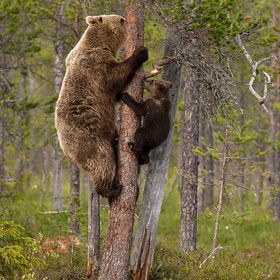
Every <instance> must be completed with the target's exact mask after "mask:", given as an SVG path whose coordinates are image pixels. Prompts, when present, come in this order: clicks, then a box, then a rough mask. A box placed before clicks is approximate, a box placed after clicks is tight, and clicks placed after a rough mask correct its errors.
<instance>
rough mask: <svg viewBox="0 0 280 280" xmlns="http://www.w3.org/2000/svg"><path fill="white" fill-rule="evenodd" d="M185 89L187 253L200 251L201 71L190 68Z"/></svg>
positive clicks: (183, 209)
mask: <svg viewBox="0 0 280 280" xmlns="http://www.w3.org/2000/svg"><path fill="white" fill-rule="evenodd" d="M187 70H188V72H187V79H186V85H185V89H184V103H185V120H184V131H183V147H182V152H183V153H182V172H183V177H182V181H181V193H180V198H181V228H180V239H181V240H180V241H181V245H180V251H181V252H183V253H187V252H188V251H195V250H196V240H197V236H196V235H197V229H196V224H197V186H198V157H197V155H195V154H194V153H193V149H194V148H195V147H196V146H198V145H199V107H200V106H199V103H200V101H199V98H200V96H199V90H198V83H199V77H198V76H199V73H198V71H197V70H196V69H192V68H188V69H187Z"/></svg>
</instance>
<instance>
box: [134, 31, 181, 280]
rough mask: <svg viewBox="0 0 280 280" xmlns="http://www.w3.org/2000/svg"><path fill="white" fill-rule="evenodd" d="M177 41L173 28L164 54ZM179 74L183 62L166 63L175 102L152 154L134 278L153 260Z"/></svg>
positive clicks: (166, 76)
mask: <svg viewBox="0 0 280 280" xmlns="http://www.w3.org/2000/svg"><path fill="white" fill-rule="evenodd" d="M178 41H179V38H178V35H177V34H176V33H175V28H173V27H170V28H169V29H168V31H167V39H166V43H165V44H166V45H165V50H164V55H165V56H174V50H175V48H176V46H177V45H178ZM180 76H181V66H180V65H178V64H176V63H171V64H169V65H166V66H164V72H163V75H162V78H163V79H164V80H168V81H170V82H172V83H173V86H172V89H171V90H170V93H169V96H170V100H171V104H172V105H171V110H170V118H171V129H170V133H169V136H168V138H167V139H166V140H165V142H164V143H162V144H161V145H160V147H158V148H156V149H154V150H153V151H152V152H151V155H150V164H149V168H148V174H147V179H146V184H145V189H144V194H143V198H142V204H141V205H142V206H141V212H140V217H139V221H138V225H137V231H136V236H135V240H134V244H133V257H132V269H133V272H134V274H135V278H134V279H147V276H148V274H149V269H150V266H151V265H152V262H153V255H154V251H155V247H156V234H157V228H158V219H159V214H160V210H161V205H162V200H163V195H164V187H165V184H166V181H167V173H168V166H169V157H170V154H171V149H172V140H173V125H174V122H175V114H176V108H177V99H178V93H179V86H180ZM142 244H143V245H142ZM143 275H144V277H143Z"/></svg>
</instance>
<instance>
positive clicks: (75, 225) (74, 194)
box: [69, 163, 80, 236]
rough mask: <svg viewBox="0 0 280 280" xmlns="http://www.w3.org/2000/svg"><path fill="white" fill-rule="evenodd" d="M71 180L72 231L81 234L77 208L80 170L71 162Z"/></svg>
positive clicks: (78, 204)
mask: <svg viewBox="0 0 280 280" xmlns="http://www.w3.org/2000/svg"><path fill="white" fill-rule="evenodd" d="M70 174H71V180H70V201H71V203H70V209H69V210H70V211H69V212H70V214H71V217H70V231H71V232H72V233H73V234H74V235H75V236H78V235H79V234H80V225H79V218H78V217H77V209H78V207H80V170H79V168H78V167H77V166H76V165H75V164H73V163H72V164H71V170H70Z"/></svg>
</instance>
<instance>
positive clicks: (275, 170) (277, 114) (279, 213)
mask: <svg viewBox="0 0 280 280" xmlns="http://www.w3.org/2000/svg"><path fill="white" fill-rule="evenodd" d="M272 22H273V24H274V26H279V22H280V21H279V14H277V10H276V8H275V7H273V9H272ZM275 48H276V50H275V51H276V53H277V56H278V58H279V57H280V49H279V48H278V49H277V45H275ZM273 67H274V68H275V70H276V69H279V67H280V62H279V59H278V60H274V61H273ZM274 87H275V88H274V94H273V103H274V104H279V103H280V74H279V73H276V77H275V81H274ZM279 131H280V111H279V110H277V108H273V112H272V123H271V134H272V135H271V136H272V137H271V138H272V141H273V147H272V153H273V154H272V170H271V171H272V173H271V176H272V177H273V184H274V186H273V187H274V188H275V201H274V219H275V220H276V221H280V149H279V147H277V139H278V137H279V136H278V135H279ZM277 136H278V137H277Z"/></svg>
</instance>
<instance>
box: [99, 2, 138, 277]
mask: <svg viewBox="0 0 280 280" xmlns="http://www.w3.org/2000/svg"><path fill="white" fill-rule="evenodd" d="M125 12H126V21H127V25H126V32H127V33H126V40H127V41H126V46H127V48H126V51H125V56H126V57H129V56H130V55H131V54H132V52H133V51H134V50H135V49H136V48H137V47H140V46H143V44H144V10H143V6H142V2H141V1H134V2H133V3H131V2H130V1H126V6H125ZM143 75H144V73H143V69H141V70H139V71H138V72H137V74H136V76H135V77H134V79H133V80H132V82H131V83H130V84H129V86H128V88H127V89H126V91H127V92H129V93H130V94H131V96H132V97H133V98H134V99H135V100H136V101H138V102H139V101H140V100H141V97H142V91H143V90H142V85H141V82H142V79H143ZM139 125H140V122H139V119H137V117H136V115H135V114H134V112H133V111H132V110H131V109H130V108H128V107H127V106H126V105H124V104H122V106H121V128H120V136H119V147H118V148H119V160H118V165H119V171H118V176H119V181H120V184H121V185H122V186H123V189H122V193H121V195H120V197H119V198H118V199H117V200H115V201H113V203H112V204H111V207H110V223H109V229H108V234H107V238H106V242H105V244H106V245H105V249H104V254H103V259H102V262H101V269H100V275H99V279H100V280H109V279H114V280H127V279H128V278H129V270H128V268H129V259H130V250H131V245H132V232H133V223H134V212H135V205H136V196H137V178H138V161H137V158H136V156H135V154H134V153H133V152H132V151H131V150H130V149H129V147H128V142H129V141H132V140H133V137H134V133H135V131H136V129H137V127H139Z"/></svg>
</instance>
